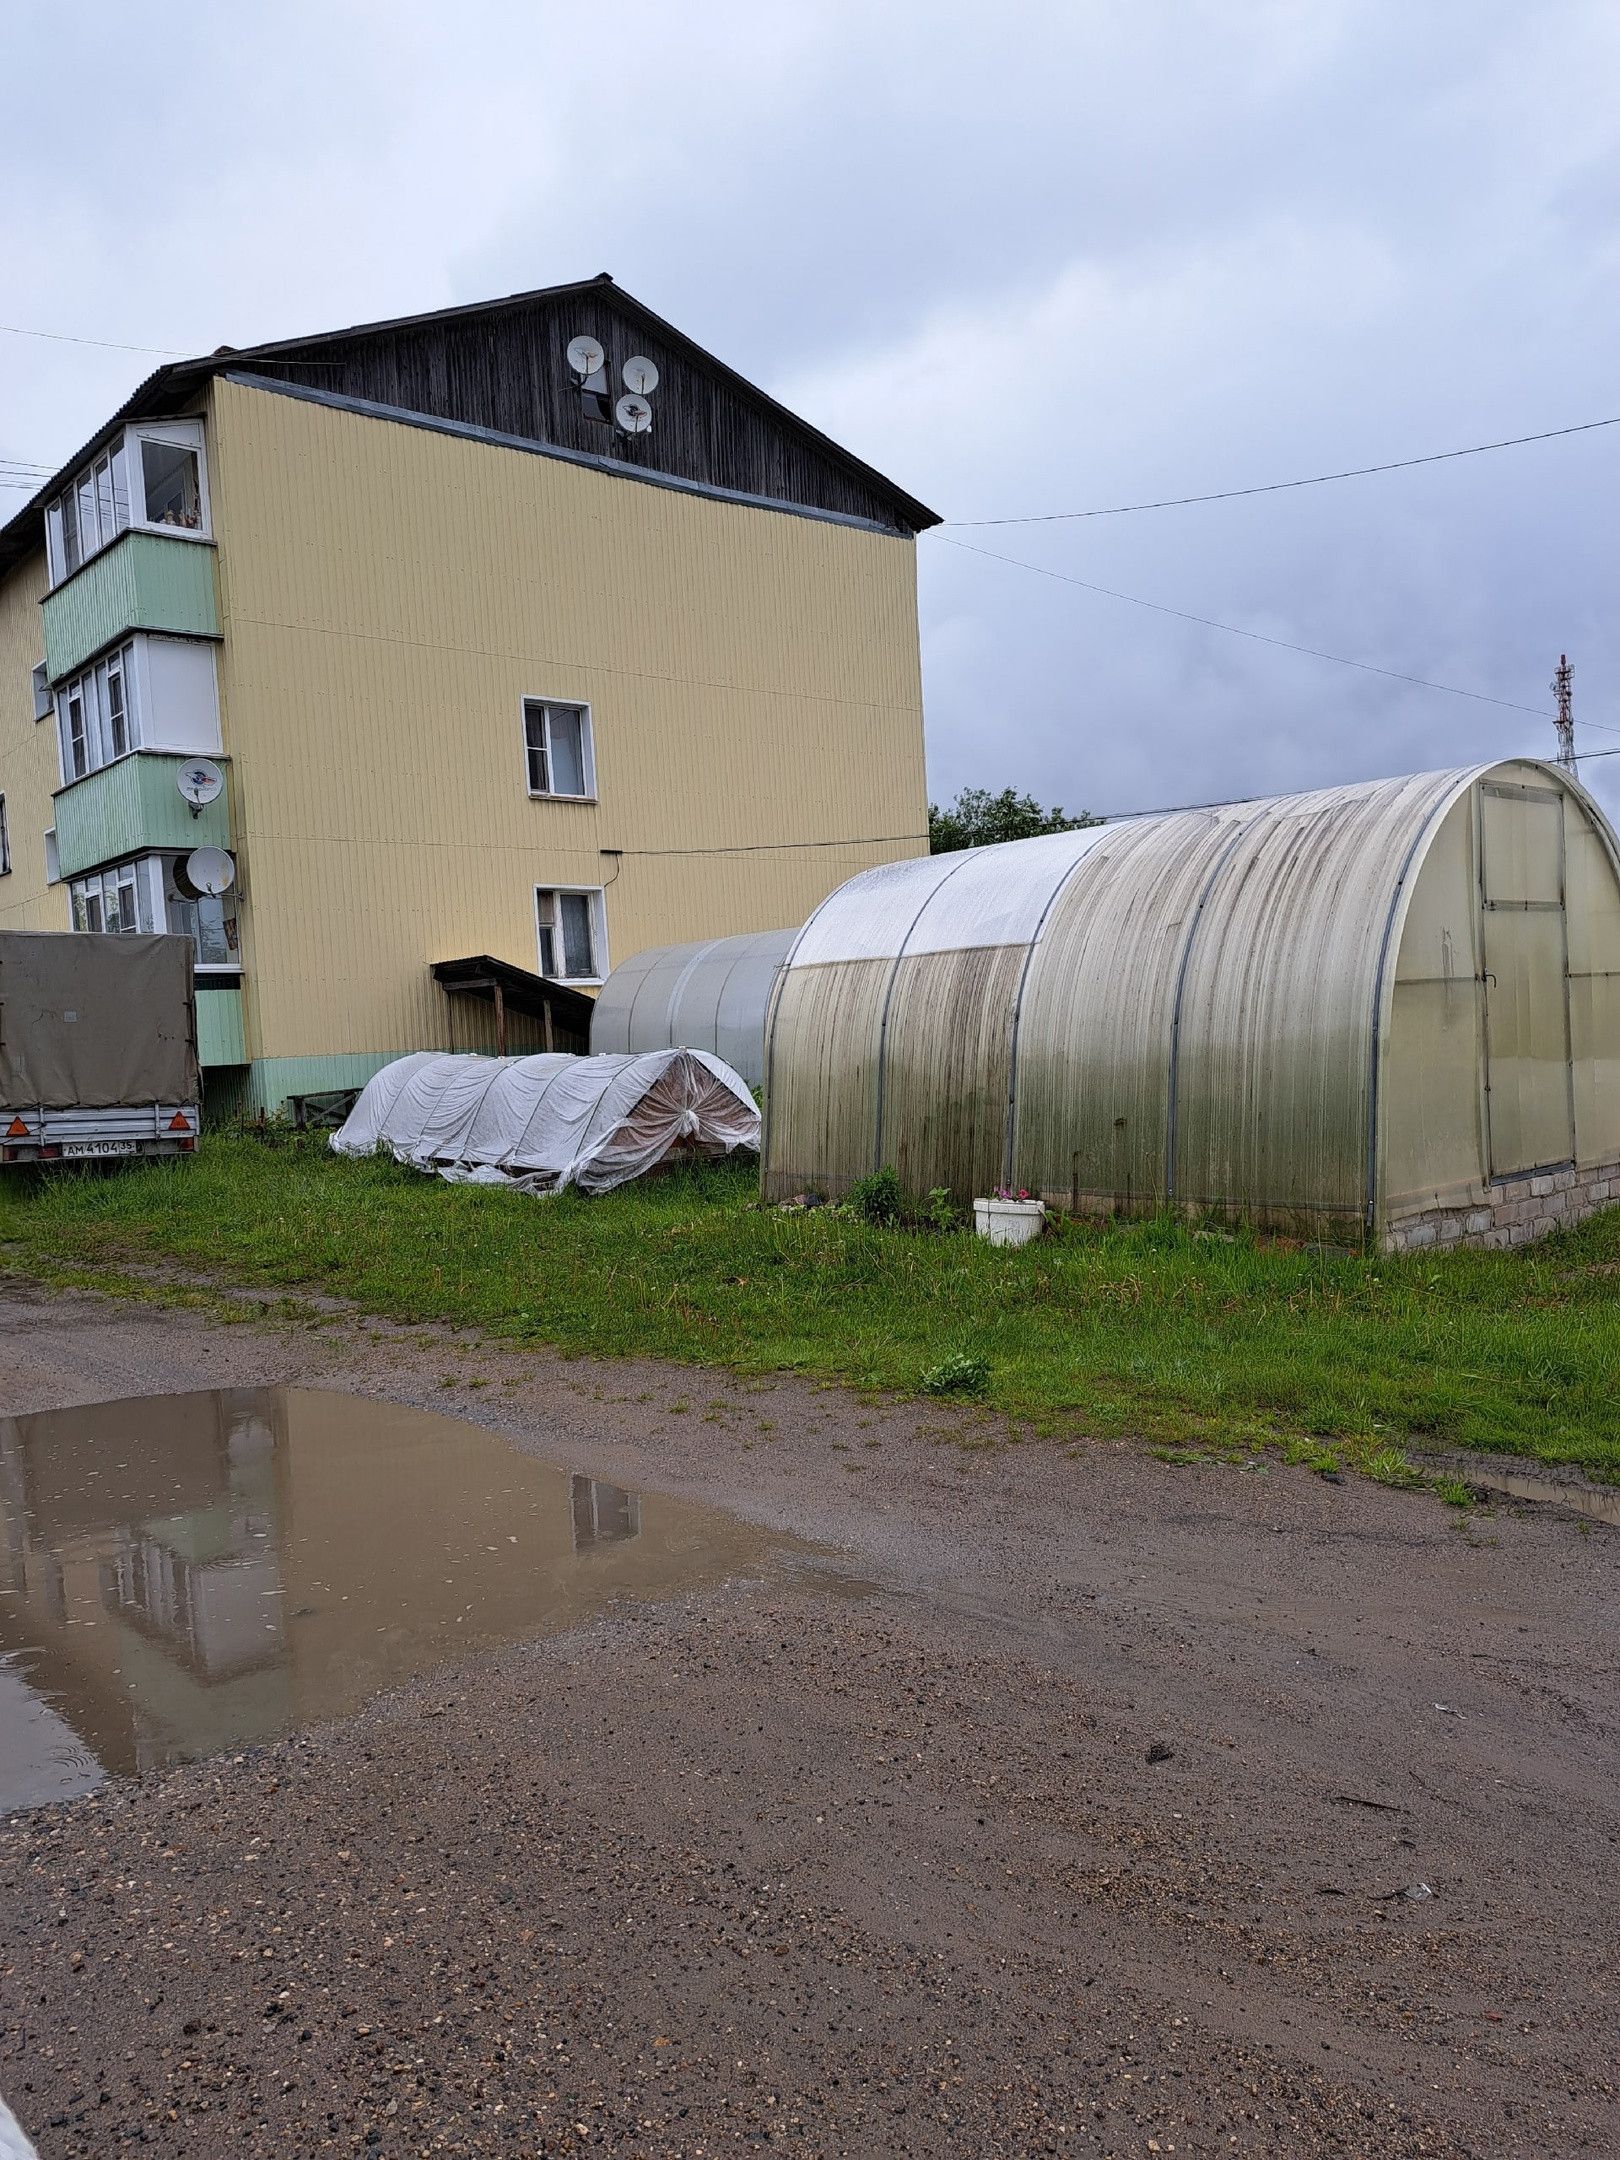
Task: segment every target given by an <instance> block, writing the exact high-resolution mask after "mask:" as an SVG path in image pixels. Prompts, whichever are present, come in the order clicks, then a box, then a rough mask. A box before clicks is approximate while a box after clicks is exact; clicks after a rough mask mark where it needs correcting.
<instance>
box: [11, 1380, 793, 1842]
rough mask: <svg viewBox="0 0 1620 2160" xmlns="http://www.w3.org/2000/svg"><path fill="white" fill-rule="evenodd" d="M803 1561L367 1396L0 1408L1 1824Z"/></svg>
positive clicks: (770, 1544) (233, 1392)
mask: <svg viewBox="0 0 1620 2160" xmlns="http://www.w3.org/2000/svg"><path fill="white" fill-rule="evenodd" d="M793 1549H794V1548H793V1547H792V1545H791V1541H789V1540H786V1539H783V1538H779V1537H773V1536H772V1535H771V1534H770V1533H768V1532H766V1531H763V1530H756V1529H754V1528H753V1527H751V1526H750V1525H749V1524H747V1523H743V1522H739V1521H737V1520H736V1519H735V1518H733V1517H731V1516H729V1515H725V1514H721V1513H719V1512H717V1511H715V1510H712V1509H707V1508H702V1507H697V1506H693V1505H691V1504H689V1503H687V1502H684V1501H678V1500H666V1499H662V1498H659V1497H657V1496H654V1495H649V1496H647V1497H642V1496H640V1495H638V1494H636V1493H632V1492H624V1491H621V1490H620V1489H619V1488H618V1487H617V1486H614V1485H607V1484H603V1483H602V1482H600V1481H599V1480H596V1479H592V1478H587V1477H579V1476H570V1475H569V1474H568V1473H567V1472H566V1471H561V1470H556V1469H553V1468H552V1467H551V1466H550V1465H548V1464H545V1463H539V1462H536V1461H534V1460H533V1459H532V1457H530V1456H527V1455H524V1454H522V1453H520V1452H519V1451H518V1450H517V1449H516V1448H514V1447H512V1446H511V1445H509V1444H508V1443H507V1442H506V1441H504V1440H502V1439H501V1438H500V1437H499V1436H498V1435H496V1434H492V1433H487V1432H484V1431H482V1430H481V1429H480V1428H479V1427H477V1426H474V1425H468V1424H465V1423H463V1422H462V1421H461V1420H460V1419H457V1418H449V1417H438V1416H434V1415H433V1414H431V1413H430V1412H427V1411H422V1410H406V1409H402V1408H400V1407H399V1406H398V1405H397V1404H394V1403H380V1402H373V1401H370V1400H368V1399H366V1398H365V1397H361V1396H354V1395H341V1394H332V1393H322V1392H319V1391H317V1390H314V1389H307V1388H244V1389H222V1390H217V1391H213V1392H209V1393H205V1394H196V1395H170V1396H148V1397H143V1398H138V1399H136V1400H134V1401H130V1402H116V1403H96V1404H92V1405H90V1406H88V1407H86V1408H81V1409H76V1410H53V1411H42V1412H39V1413H38V1414H37V1415H34V1416H30V1417H17V1418H0V1813H3V1812H5V1811H6V1810H8V1809H11V1808H17V1807H30V1806H37V1805H38V1804H40V1803H41V1802H43V1801H47V1800H60V1799H67V1798H71V1797H72V1796H73V1795H74V1794H77V1793H83V1792H88V1791H90V1790H91V1789H92V1788H93V1787H94V1786H96V1785H98V1784H99V1783H100V1782H101V1781H102V1779H103V1778H104V1777H107V1776H109V1775H118V1774H126V1773H129V1772H132V1771H143V1770H150V1769H155V1768H158V1767H160V1766H162V1765H165V1764H171V1763H178V1762H193V1761H196V1760H198V1759H199V1758H200V1757H203V1756H206V1755H213V1754H218V1753H221V1752H224V1751H225V1750H227V1749H232V1748H240V1747H243V1746H250V1745H256V1744H258V1743H260V1742H263V1741H267V1740H273V1739H275V1738H277V1737H278V1736H279V1735H281V1734H284V1733H288V1732H293V1731H296V1730H297V1729H299V1728H300V1727H302V1726H305V1725H312V1724H316V1723H319V1722H320V1721H322V1720H324V1719H327V1718H337V1717H344V1716H347V1715H349V1714H350V1713H352V1712H353V1711H355V1710H357V1709H359V1707H360V1706H361V1704H362V1703H364V1702H366V1701H367V1700H368V1699H369V1698H370V1697H371V1696H373V1695H376V1694H379V1693H381V1692H382V1691H383V1690H384V1689H387V1688H391V1687H395V1686H398V1685H399V1684H400V1683H401V1682H404V1681H407V1680H410V1679H414V1678H417V1677H419V1676H420V1675H422V1674H425V1673H431V1672H433V1671H435V1670H436V1669H438V1668H440V1667H442V1666H444V1665H446V1664H449V1663H451V1662H453V1661H454V1660H456V1659H458V1658H461V1657H464V1656H466V1655H467V1654H468V1653H469V1652H474V1651H478V1650H484V1649H488V1648H491V1647H493V1646H495V1645H498V1644H502V1643H508V1642H515V1641H520V1640H523V1639H526V1638H530V1637H534V1636H539V1635H548V1634H556V1633H559V1632H561V1631H562V1630H563V1629H566V1628H570V1627H574V1626H576V1625H578V1624H579V1623H580V1622H582V1621H585V1620H588V1619H590V1618H591V1617H592V1616H593V1615H595V1614H598V1613H600V1612H602V1611H603V1610H604V1609H605V1608H606V1607H607V1606H608V1605H609V1603H610V1602H611V1601H612V1600H613V1599H614V1598H616V1597H620V1596H625V1595H629V1596H634V1597H637V1598H658V1597H664V1596H669V1595H671V1594H674V1593H679V1592H686V1591H691V1590H696V1589H701V1588H703V1587H705V1586H707V1585H711V1584H714V1583H718V1582H721V1581H724V1580H725V1579H726V1578H727V1577H728V1576H732V1575H736V1574H740V1573H747V1572H752V1571H755V1570H757V1569H758V1568H760V1567H761V1566H762V1565H767V1564H768V1563H769V1562H770V1561H771V1560H772V1558H773V1557H775V1556H778V1555H785V1554H786V1553H787V1552H789V1551H790V1550H793Z"/></svg>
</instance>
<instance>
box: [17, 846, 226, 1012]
mask: <svg viewBox="0 0 1620 2160" xmlns="http://www.w3.org/2000/svg"><path fill="white" fill-rule="evenodd" d="M52 837H53V836H52V835H51V834H49V833H47V834H46V839H47V841H49V840H50V839H51V838H52ZM171 859H173V860H178V859H179V858H178V857H175V858H171V857H169V856H166V855H164V854H162V853H155V854H145V855H126V856H125V857H124V858H123V859H122V860H121V861H119V862H112V863H103V865H102V866H101V868H100V869H99V870H89V871H86V872H85V874H84V875H83V876H82V877H75V878H69V879H68V880H67V881H66V882H67V888H68V894H67V901H68V927H69V929H71V930H76V929H77V928H78V923H77V921H76V920H75V917H74V901H75V899H76V898H77V897H79V896H81V895H86V894H88V891H89V888H90V887H91V886H95V887H96V888H97V893H96V900H97V905H98V907H99V908H101V910H102V911H103V913H105V906H106V902H105V896H104V885H103V881H104V880H105V879H108V878H111V879H112V880H113V882H114V884H115V885H117V886H128V887H131V888H132V889H133V890H134V892H135V895H136V917H137V922H138V924H139V926H140V927H141V928H142V929H143V930H144V929H147V928H150V929H151V930H153V931H162V932H168V933H169V934H170V935H174V936H181V935H186V934H188V933H186V932H184V931H181V930H180V929H178V928H177V927H176V926H175V925H173V924H171V923H170V921H169V902H168V892H167V878H166V873H167V870H168V865H169V862H170V860H171ZM236 899H237V893H236V889H235V888H234V887H233V889H232V891H231V893H230V895H229V896H228V900H227V909H226V912H227V913H228V914H230V915H233V916H234V917H235V920H236V922H237V925H238V928H237V945H236V948H235V950H234V951H233V952H232V954H231V957H230V958H229V959H226V960H204V959H203V958H202V957H201V955H200V952H198V953H196V954H194V956H193V960H192V966H193V968H194V969H195V971H196V973H197V974H198V975H200V976H207V975H214V976H221V977H235V976H238V975H240V974H241V972H242V953H241V927H240V925H241V916H240V913H239V911H238V910H237V909H236V908H235V907H234V906H232V905H231V903H233V902H235V901H236ZM98 934H101V935H106V936H111V935H113V934H114V933H112V932H110V931H105V932H99V933H98ZM118 934H119V935H122V934H123V933H122V931H121V930H120V932H119V933H118Z"/></svg>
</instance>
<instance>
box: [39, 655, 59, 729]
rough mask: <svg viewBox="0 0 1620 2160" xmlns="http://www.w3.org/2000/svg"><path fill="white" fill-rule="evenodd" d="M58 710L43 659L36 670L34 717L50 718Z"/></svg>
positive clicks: (40, 718)
mask: <svg viewBox="0 0 1620 2160" xmlns="http://www.w3.org/2000/svg"><path fill="white" fill-rule="evenodd" d="M55 710H56V700H55V698H54V697H53V696H52V695H51V684H50V678H49V676H48V675H47V674H46V673H45V663H44V661H43V660H42V661H41V662H40V663H39V666H38V667H37V668H35V670H34V718H35V719H36V720H48V719H49V718H50V717H51V715H52V713H53V712H55Z"/></svg>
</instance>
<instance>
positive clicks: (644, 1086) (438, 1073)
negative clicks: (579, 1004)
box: [331, 1050, 760, 1193]
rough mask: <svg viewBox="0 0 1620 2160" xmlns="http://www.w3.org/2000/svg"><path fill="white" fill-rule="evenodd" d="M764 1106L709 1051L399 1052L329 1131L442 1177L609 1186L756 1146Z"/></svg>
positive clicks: (348, 1147) (556, 1187)
mask: <svg viewBox="0 0 1620 2160" xmlns="http://www.w3.org/2000/svg"><path fill="white" fill-rule="evenodd" d="M759 1123H760V1121H759V1111H758V1110H757V1108H756V1107H755V1104H754V1099H753V1097H752V1096H751V1095H750V1094H749V1092H748V1089H747V1087H746V1086H745V1085H744V1083H743V1082H742V1080H741V1079H739V1077H738V1076H737V1074H736V1073H734V1072H733V1071H732V1069H731V1067H730V1066H729V1065H726V1064H723V1063H722V1062H721V1060H720V1059H719V1058H717V1057H711V1056H709V1055H708V1054H707V1053H706V1052H705V1051H702V1050H656V1051H649V1052H646V1053H644V1054H643V1055H641V1056H632V1057H568V1056H564V1055H561V1054H558V1055H553V1056H542V1057H522V1058H489V1057H474V1056H457V1055H451V1054H446V1053H443V1052H440V1051H436V1050H426V1051H418V1052H416V1053H415V1054H414V1055H412V1056H410V1057H402V1058H396V1059H395V1061H394V1063H393V1064H392V1065H385V1066H384V1067H383V1069H382V1071H381V1072H380V1073H378V1074H377V1075H376V1076H375V1078H373V1079H372V1080H370V1081H368V1082H367V1084H366V1087H365V1089H364V1091H363V1092H362V1094H361V1097H360V1100H359V1101H358V1102H357V1103H356V1104H355V1106H354V1109H353V1111H352V1112H351V1113H350V1115H349V1117H348V1119H347V1120H346V1121H345V1123H344V1124H343V1126H342V1128H341V1129H340V1130H339V1131H337V1132H335V1133H334V1134H333V1135H332V1140H331V1145H332V1147H333V1148H334V1149H335V1150H336V1152H337V1153H338V1154H340V1155H356V1156H363V1155H373V1154H376V1153H377V1152H378V1151H379V1150H382V1149H386V1150H387V1151H388V1152H389V1153H390V1154H392V1155H393V1157H394V1158H395V1160H396V1161H397V1162H402V1163H409V1164H410V1165H411V1166H412V1167H413V1168H415V1169H418V1170H427V1171H434V1172H436V1173H437V1174H438V1175H439V1176H440V1177H444V1178H449V1179H452V1180H456V1181H470V1182H473V1183H478V1184H498V1185H510V1186H512V1187H514V1188H516V1189H518V1190H520V1191H523V1192H533V1193H545V1192H561V1191H562V1190H563V1189H564V1187H565V1186H569V1185H573V1186H577V1187H578V1189H579V1190H580V1191H581V1192H586V1193H600V1192H609V1191H611V1190H612V1188H613V1187H614V1186H616V1185H624V1184H627V1183H628V1182H629V1181H630V1180H631V1179H632V1178H637V1177H641V1176H643V1175H645V1173H646V1172H647V1171H649V1170H651V1169H654V1168H655V1167H656V1166H657V1165H658V1164H660V1163H662V1162H666V1161H668V1160H669V1159H670V1158H671V1157H673V1156H677V1155H686V1156H691V1155H697V1156H700V1157H704V1158H707V1159H710V1160H712V1159H714V1158H716V1157H719V1156H722V1155H729V1154H731V1153H733V1152H734V1151H735V1150H736V1149H738V1148H751V1149H757V1148H758V1146H759Z"/></svg>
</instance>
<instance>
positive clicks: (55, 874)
mask: <svg viewBox="0 0 1620 2160" xmlns="http://www.w3.org/2000/svg"><path fill="white" fill-rule="evenodd" d="M45 882H46V884H47V885H60V884H61V882H62V858H61V855H60V854H59V853H58V851H57V846H56V827H55V826H54V825H52V826H49V827H48V828H47V829H46V833H45Z"/></svg>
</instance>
